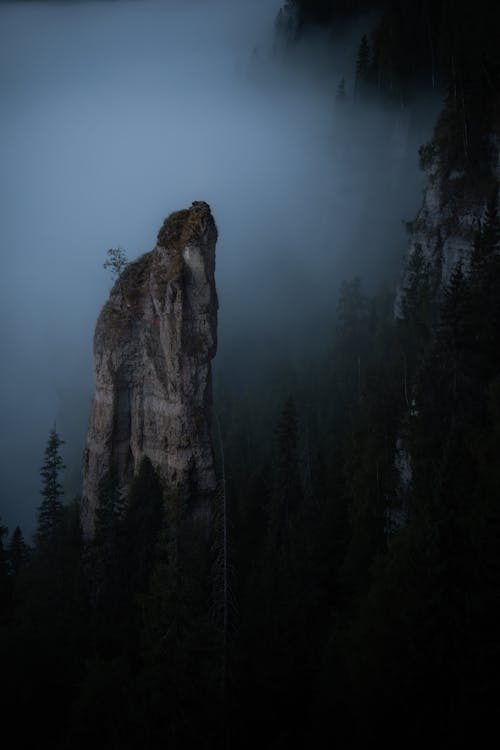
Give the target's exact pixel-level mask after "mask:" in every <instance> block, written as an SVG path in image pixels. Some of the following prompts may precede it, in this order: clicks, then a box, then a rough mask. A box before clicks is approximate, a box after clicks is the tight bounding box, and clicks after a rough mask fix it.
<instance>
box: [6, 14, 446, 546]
mask: <svg viewBox="0 0 500 750" xmlns="http://www.w3.org/2000/svg"><path fill="white" fill-rule="evenodd" d="M279 6H280V0H189V1H186V0H172V1H168V0H165V1H164V2H160V1H159V0H158V1H157V2H155V0H137V1H136V2H133V1H131V2H112V3H111V2H110V3H105V2H95V3H67V4H61V3H55V4H43V3H26V4H22V3H19V2H16V3H13V4H3V3H2V4H1V5H0V106H1V113H2V117H1V120H0V164H1V171H0V252H1V274H0V285H1V288H0V310H1V321H2V323H1V328H0V338H1V341H0V351H1V352H2V357H1V370H0V399H1V404H0V413H1V414H2V420H1V433H0V482H1V484H0V493H1V494H0V515H1V516H2V518H3V520H4V522H6V523H7V524H8V525H9V526H10V528H11V530H12V528H13V527H14V525H15V524H17V523H20V524H21V525H22V526H23V528H24V529H25V531H27V532H30V531H31V530H32V529H33V525H34V520H35V513H34V509H35V507H36V506H37V505H38V504H39V501H40V498H39V495H38V489H39V477H38V468H39V466H40V463H41V460H42V454H43V449H44V446H45V443H46V439H47V436H48V432H49V429H50V427H51V425H52V424H53V422H54V420H56V421H57V428H58V431H59V432H60V434H61V436H62V437H63V438H64V439H65V440H66V443H67V445H66V460H67V463H68V469H67V472H66V478H65V480H66V485H67V487H68V490H71V491H72V492H77V491H78V485H79V469H80V466H79V464H80V456H81V450H82V447H83V438H84V433H85V430H86V421H87V417H88V412H89V405H90V398H91V392H92V360H91V350H92V334H93V327H94V323H95V319H96V317H97V314H98V312H99V309H100V307H101V305H102V304H103V302H104V301H105V298H106V295H107V292H108V289H109V286H110V279H109V276H108V275H107V274H106V272H105V271H104V270H103V269H102V263H103V261H104V259H105V251H106V249H107V248H108V247H111V246H117V245H120V246H122V247H124V248H125V249H126V251H127V254H128V256H129V258H134V257H136V256H137V255H139V254H140V253H142V252H145V251H147V250H149V249H151V248H152V247H153V245H154V242H155V236H156V232H157V230H158V228H159V226H160V225H161V223H162V221H163V219H164V217H165V216H166V215H167V214H169V213H170V212H171V211H173V210H177V209H179V208H182V207H185V206H188V205H190V204H191V202H192V201H193V200H206V201H208V202H209V203H210V204H211V206H212V210H213V212H214V216H215V218H216V220H217V223H218V226H219V233H220V240H219V245H218V255H217V283H218V289H219V297H220V305H221V309H220V329H219V330H220V354H219V358H218V367H221V368H224V366H225V365H224V363H227V366H228V368H230V367H234V365H235V361H231V360H232V359H233V360H236V359H238V361H239V362H240V363H241V362H244V363H245V366H248V363H250V362H251V353H252V346H253V345H254V344H255V342H264V343H265V344H266V345H268V346H270V347H276V346H277V342H281V345H282V347H283V349H286V347H287V346H288V345H290V346H291V348H292V349H293V345H294V343H295V345H297V341H299V340H301V339H300V337H301V336H302V335H303V336H305V337H313V329H314V336H316V337H319V338H321V335H322V328H321V325H322V323H323V324H324V336H325V337H327V336H328V327H327V324H326V322H327V318H328V316H329V314H330V312H331V310H332V308H334V304H335V295H336V290H337V288H338V285H339V283H340V281H341V280H342V279H343V278H345V277H350V276H353V275H362V276H363V277H365V278H367V279H368V280H370V281H371V282H372V283H376V282H377V281H378V280H380V279H383V278H389V279H390V280H391V279H393V278H394V277H395V274H396V273H397V269H398V264H399V259H400V257H401V255H402V253H403V251H404V248H405V236H404V229H403V225H402V221H401V220H402V219H411V218H413V216H414V214H415V212H416V210H417V208H418V205H419V201H420V191H421V186H422V184H423V183H422V175H420V174H419V173H418V168H417V156H416V153H417V148H418V145H419V144H420V143H421V142H423V141H424V140H425V139H426V138H427V137H428V135H429V133H430V129H431V124H432V121H433V116H434V114H435V106H431V105H429V106H425V107H424V108H423V109H422V108H421V109H420V115H419V117H418V118H417V117H416V116H415V114H411V113H410V112H409V111H403V110H401V111H400V112H395V111H392V112H387V111H385V112H383V111H381V110H379V109H377V108H376V107H375V106H367V105H365V106H363V107H362V106H361V105H359V104H357V105H356V106H353V105H352V104H349V105H347V106H345V107H343V108H341V109H340V108H339V107H338V106H337V105H336V102H335V90H336V87H337V84H338V81H339V79H340V77H341V76H345V77H346V79H347V84H348V91H349V92H352V83H351V82H352V72H353V68H354V58H355V53H356V47H357V44H358V41H359V37H360V33H361V28H360V27H357V28H355V29H353V28H351V29H347V30H344V32H343V33H342V35H341V36H340V38H339V40H337V44H336V47H335V49H336V53H335V55H334V62H333V63H332V61H331V55H330V54H329V53H327V42H326V40H323V39H321V38H317V39H314V40H312V41H311V42H309V43H306V44H304V45H303V46H302V48H301V49H300V50H299V51H298V53H297V55H296V57H295V60H290V59H285V58H286V56H285V55H284V54H283V51H282V50H277V51H276V50H275V53H274V55H273V54H271V50H272V48H273V33H274V29H273V24H274V18H275V15H276V12H277V10H278V8H279ZM363 30H364V29H363ZM242 358H243V359H242Z"/></svg>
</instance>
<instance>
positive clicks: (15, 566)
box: [8, 526, 30, 576]
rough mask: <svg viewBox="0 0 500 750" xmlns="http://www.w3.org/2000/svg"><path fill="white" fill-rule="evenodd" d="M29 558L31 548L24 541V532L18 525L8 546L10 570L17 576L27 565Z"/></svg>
mask: <svg viewBox="0 0 500 750" xmlns="http://www.w3.org/2000/svg"><path fill="white" fill-rule="evenodd" d="M29 558H30V548H29V546H28V545H27V544H26V542H25V541H24V537H23V532H22V531H21V529H20V528H19V526H16V528H15V529H14V533H13V534H12V538H11V540H10V542H9V548H8V559H9V570H10V572H11V573H13V575H15V576H17V575H18V574H19V573H20V572H21V571H22V570H23V569H24V568H25V567H26V566H27V564H28V562H29Z"/></svg>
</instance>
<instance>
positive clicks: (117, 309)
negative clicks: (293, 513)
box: [81, 202, 217, 538]
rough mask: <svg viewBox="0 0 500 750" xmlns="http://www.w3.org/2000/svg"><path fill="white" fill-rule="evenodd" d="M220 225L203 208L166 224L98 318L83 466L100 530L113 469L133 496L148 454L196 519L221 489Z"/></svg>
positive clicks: (85, 521) (88, 502)
mask: <svg viewBox="0 0 500 750" xmlns="http://www.w3.org/2000/svg"><path fill="white" fill-rule="evenodd" d="M216 241H217V229H216V225H215V222H214V220H213V217H212V214H211V212H210V207H209V206H208V204H207V203H204V202H195V203H193V204H192V206H191V208H189V209H186V210H182V211H178V212H176V213H174V214H172V215H171V216H169V218H168V219H166V221H165V222H164V224H163V226H162V228H161V229H160V231H159V233H158V238H157V244H156V247H155V248H154V249H153V250H152V251H151V252H149V253H146V254H145V255H143V256H142V257H140V258H139V259H138V260H136V261H134V262H132V263H130V264H128V265H127V267H126V268H125V270H124V271H123V273H122V274H121V276H120V277H119V278H118V280H117V281H116V283H115V285H114V286H113V288H112V290H111V293H110V296H109V300H108V301H107V302H106V304H105V305H104V307H103V309H102V311H101V314H100V316H99V318H98V321H97V325H96V330H95V336H94V363H95V364H94V366H95V395H94V399H93V403H92V410H91V416H90V424H89V429H88V436H87V443H86V448H85V453H84V462H83V493H82V511H81V520H82V527H83V532H84V535H85V537H86V538H91V537H92V536H93V533H94V525H95V511H96V507H97V505H98V503H99V487H100V484H101V482H102V480H103V479H104V478H105V477H106V476H107V475H108V473H109V472H110V470H111V469H113V471H114V472H115V476H116V477H117V480H118V486H119V491H120V493H121V494H122V496H125V495H126V493H127V490H128V488H129V486H130V482H131V480H132V477H133V475H134V473H135V472H136V471H137V470H138V468H139V465H140V462H141V460H142V459H143V457H145V456H147V457H148V458H149V459H150V461H151V463H152V464H153V466H154V467H155V468H156V470H157V471H158V473H159V475H160V476H161V477H162V479H163V480H164V481H165V482H166V484H167V485H172V486H174V485H177V484H178V483H182V484H183V486H184V487H185V488H186V492H187V495H188V498H189V503H190V504H191V510H192V512H194V513H204V512H205V511H206V508H207V498H208V497H209V495H210V493H211V492H212V491H213V490H214V488H215V484H216V477H215V468H214V459H213V450H212V443H211V406H212V387H211V360H212V358H213V357H214V355H215V352H216V347H217V294H216V289H215V280H214V271H215V245H216Z"/></svg>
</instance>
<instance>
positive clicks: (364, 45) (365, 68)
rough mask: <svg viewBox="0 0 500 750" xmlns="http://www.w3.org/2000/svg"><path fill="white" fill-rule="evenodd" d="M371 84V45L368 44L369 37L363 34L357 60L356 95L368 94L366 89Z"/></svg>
mask: <svg viewBox="0 0 500 750" xmlns="http://www.w3.org/2000/svg"><path fill="white" fill-rule="evenodd" d="M369 82H370V45H369V43H368V37H367V36H366V34H363V36H362V37H361V42H360V44H359V49H358V57H357V60H356V83H355V90H356V94H358V95H363V93H365V92H366V88H367V86H368V84H369Z"/></svg>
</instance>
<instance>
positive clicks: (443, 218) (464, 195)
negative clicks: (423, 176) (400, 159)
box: [394, 141, 500, 317]
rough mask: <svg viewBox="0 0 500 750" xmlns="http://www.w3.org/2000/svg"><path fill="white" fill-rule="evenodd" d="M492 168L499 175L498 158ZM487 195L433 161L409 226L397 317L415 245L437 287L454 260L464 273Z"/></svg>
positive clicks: (464, 177)
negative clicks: (418, 209) (443, 170)
mask: <svg viewBox="0 0 500 750" xmlns="http://www.w3.org/2000/svg"><path fill="white" fill-rule="evenodd" d="M492 147H493V148H494V150H495V151H496V153H497V155H499V154H500V149H499V144H498V143H496V141H494V142H493V143H492ZM494 171H495V172H496V176H497V178H500V162H499V161H498V160H497V161H496V163H495V169H494ZM486 198H487V196H486V195H485V194H484V191H483V190H482V187H481V185H479V184H475V183H474V181H471V180H470V179H467V175H466V174H465V173H464V172H458V171H453V172H450V173H449V174H447V175H446V176H443V175H442V174H441V169H440V163H439V158H438V157H436V158H435V159H434V160H433V162H432V163H431V165H430V166H429V169H428V183H427V186H426V188H425V191H424V198H423V202H422V207H421V209H420V211H419V212H418V214H417V217H416V219H415V221H414V222H413V223H412V225H411V229H410V243H409V247H408V252H407V254H406V257H405V259H404V262H403V269H402V274H401V280H400V284H399V287H398V290H397V294H396V301H395V310H394V311H395V315H396V317H403V312H402V296H403V292H404V288H405V286H407V284H408V281H409V268H410V265H411V264H410V258H411V256H412V255H413V253H415V251H416V250H417V248H421V250H422V251H423V256H424V258H425V260H426V263H427V269H428V273H429V274H430V276H431V277H432V279H431V280H432V282H433V283H434V286H435V288H437V289H438V290H440V289H442V288H443V287H444V286H446V284H447V283H448V281H449V280H450V277H451V275H452V273H453V271H454V269H455V268H456V266H457V263H462V267H463V270H464V272H466V273H467V272H468V270H469V265H470V259H471V254H472V250H473V246H474V237H475V234H476V232H477V229H478V226H479V222H480V221H482V220H483V218H484V213H485V210H486Z"/></svg>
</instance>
